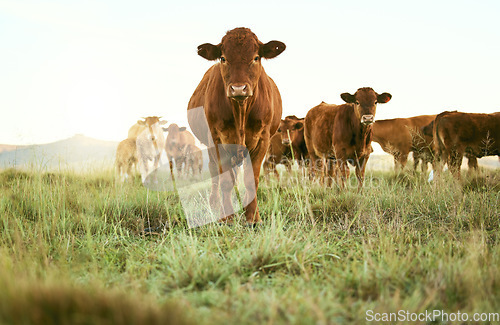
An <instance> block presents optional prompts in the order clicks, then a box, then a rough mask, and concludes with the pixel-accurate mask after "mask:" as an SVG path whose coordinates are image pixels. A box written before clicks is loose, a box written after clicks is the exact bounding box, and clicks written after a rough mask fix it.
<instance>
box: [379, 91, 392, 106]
mask: <svg viewBox="0 0 500 325" xmlns="http://www.w3.org/2000/svg"><path fill="white" fill-rule="evenodd" d="M391 98H392V95H391V94H389V93H383V94H380V95H378V96H377V102H379V103H380V104H384V103H387V102H388V101H390V100H391Z"/></svg>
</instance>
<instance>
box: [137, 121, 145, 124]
mask: <svg viewBox="0 0 500 325" xmlns="http://www.w3.org/2000/svg"><path fill="white" fill-rule="evenodd" d="M137 124H139V125H146V121H143V120H137Z"/></svg>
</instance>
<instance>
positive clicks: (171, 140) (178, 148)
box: [163, 123, 195, 176]
mask: <svg viewBox="0 0 500 325" xmlns="http://www.w3.org/2000/svg"><path fill="white" fill-rule="evenodd" d="M163 131H165V132H168V135H167V141H166V143H165V152H166V153H167V157H168V161H169V163H170V170H173V163H174V161H175V168H176V169H177V173H178V175H179V176H180V175H181V173H182V167H183V166H184V170H185V173H186V174H187V162H186V155H185V148H186V146H187V145H193V146H194V143H195V140H194V136H193V135H192V134H191V132H189V131H188V130H187V129H186V127H185V126H183V127H179V126H178V125H177V124H175V123H172V124H170V125H169V126H168V128H164V129H163Z"/></svg>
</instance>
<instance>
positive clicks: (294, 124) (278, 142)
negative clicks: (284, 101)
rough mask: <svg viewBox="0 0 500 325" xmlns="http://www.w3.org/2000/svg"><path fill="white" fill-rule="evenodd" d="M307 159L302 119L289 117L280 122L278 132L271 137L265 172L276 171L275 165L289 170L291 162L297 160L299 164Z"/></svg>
mask: <svg viewBox="0 0 500 325" xmlns="http://www.w3.org/2000/svg"><path fill="white" fill-rule="evenodd" d="M306 158H307V147H306V141H305V139H304V119H303V118H298V117H296V116H295V115H290V116H287V117H285V119H283V120H281V123H280V127H279V128H278V131H277V132H276V133H275V134H274V135H273V136H272V137H271V142H270V145H269V149H268V151H267V155H266V160H265V162H264V166H263V167H264V169H265V170H266V171H274V173H275V174H276V175H277V176H278V172H277V170H276V165H277V164H280V163H281V164H284V165H285V166H286V167H287V168H288V169H290V168H291V161H292V160H293V159H295V160H297V161H298V162H299V164H301V163H302V162H304V161H305V159H306Z"/></svg>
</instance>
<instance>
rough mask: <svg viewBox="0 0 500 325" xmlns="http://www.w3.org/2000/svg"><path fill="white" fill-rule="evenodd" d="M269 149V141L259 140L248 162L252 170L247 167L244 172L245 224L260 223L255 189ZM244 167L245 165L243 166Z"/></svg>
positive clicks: (257, 186)
mask: <svg viewBox="0 0 500 325" xmlns="http://www.w3.org/2000/svg"><path fill="white" fill-rule="evenodd" d="M268 147H269V139H267V140H266V139H261V140H260V141H259V143H258V145H257V147H256V148H255V149H254V150H252V152H250V160H251V164H252V168H251V169H250V168H249V167H248V166H247V167H246V168H245V170H244V182H245V201H244V202H245V203H248V205H247V206H246V208H245V217H246V219H247V223H249V224H256V223H259V222H261V219H260V214H259V208H258V206H257V189H258V188H259V175H260V167H261V166H262V161H263V160H264V156H265V155H266V151H267V148H268ZM247 161H248V159H247ZM245 165H246V164H245Z"/></svg>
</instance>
